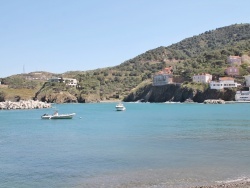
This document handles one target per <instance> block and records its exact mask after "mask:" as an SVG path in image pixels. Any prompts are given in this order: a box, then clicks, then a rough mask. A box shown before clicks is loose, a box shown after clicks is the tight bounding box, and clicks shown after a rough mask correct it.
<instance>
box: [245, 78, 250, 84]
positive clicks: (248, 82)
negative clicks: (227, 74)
mask: <svg viewBox="0 0 250 188" xmlns="http://www.w3.org/2000/svg"><path fill="white" fill-rule="evenodd" d="M245 80H246V86H247V87H250V75H247V76H245Z"/></svg>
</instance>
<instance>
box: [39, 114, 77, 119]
mask: <svg viewBox="0 0 250 188" xmlns="http://www.w3.org/2000/svg"><path fill="white" fill-rule="evenodd" d="M74 115H76V114H75V113H72V114H58V113H55V114H53V115H49V114H43V115H42V116H41V118H42V119H72V118H73V116H74Z"/></svg>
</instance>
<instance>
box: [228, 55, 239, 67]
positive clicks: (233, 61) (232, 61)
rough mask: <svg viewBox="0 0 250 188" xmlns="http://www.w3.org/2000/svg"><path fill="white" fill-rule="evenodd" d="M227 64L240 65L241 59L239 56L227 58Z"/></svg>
mask: <svg viewBox="0 0 250 188" xmlns="http://www.w3.org/2000/svg"><path fill="white" fill-rule="evenodd" d="M227 62H228V64H230V65H241V57H240V56H231V55H230V56H229V57H228V58H227Z"/></svg>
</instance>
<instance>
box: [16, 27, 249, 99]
mask: <svg viewBox="0 0 250 188" xmlns="http://www.w3.org/2000/svg"><path fill="white" fill-rule="evenodd" d="M229 55H239V56H243V57H244V58H243V64H242V65H241V66H240V67H239V68H240V73H241V75H242V76H244V75H246V74H249V72H248V66H249V65H248V64H249V62H250V58H249V56H250V24H234V25H231V26H227V27H222V28H218V29H215V30H211V31H206V32H205V33H202V34H200V35H197V36H193V37H190V38H187V39H184V40H182V41H180V42H178V43H176V44H172V45H170V46H168V47H163V46H161V47H158V48H156V49H152V50H149V51H147V52H145V53H143V54H141V55H138V56H136V57H135V58H132V59H130V60H127V61H125V62H123V63H121V64H120V65H118V66H115V67H108V68H102V69H96V70H91V71H75V72H74V71H71V72H66V73H63V74H61V75H57V76H62V77H71V78H76V79H77V80H78V81H79V87H78V88H77V89H76V90H74V91H73V93H72V95H74V96H77V98H79V99H80V98H82V99H83V98H90V100H92V99H91V96H94V97H92V98H93V100H110V99H111V100H113V99H123V98H124V97H125V96H127V95H128V94H129V93H130V92H131V91H132V89H134V88H136V87H137V86H138V85H139V84H140V83H142V82H144V81H148V80H151V79H152V75H153V74H155V73H156V72H158V71H159V70H161V69H162V68H164V67H167V66H173V68H174V69H173V70H174V72H173V73H174V75H175V76H179V77H183V78H184V79H185V80H191V77H192V75H193V74H197V73H202V72H207V73H210V74H213V75H216V76H223V75H224V70H225V68H226V67H227V66H228V65H227V63H226V60H227V57H228V56H229ZM15 82H16V81H15ZM24 83H25V82H24ZM11 85H12V86H14V85H15V84H14V83H12V84H11ZM18 85H19V84H18ZM20 85H22V84H20ZM25 85H26V86H27V85H29V86H27V87H28V88H29V87H33V88H37V87H36V86H33V83H32V82H27V83H25ZM26 86H22V87H26ZM44 87H51V86H50V85H44ZM53 87H55V86H53ZM58 88H59V89H60V87H58ZM44 90H48V89H44ZM61 90H62V91H63V90H65V88H64V89H62V88H61ZM66 90H67V91H68V92H71V91H70V90H69V89H67V88H66ZM41 91H42V90H41Z"/></svg>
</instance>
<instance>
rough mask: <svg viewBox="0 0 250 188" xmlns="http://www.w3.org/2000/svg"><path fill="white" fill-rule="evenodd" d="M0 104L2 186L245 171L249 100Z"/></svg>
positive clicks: (180, 179)
mask: <svg viewBox="0 0 250 188" xmlns="http://www.w3.org/2000/svg"><path fill="white" fill-rule="evenodd" d="M125 106H126V108H127V110H126V111H123V112H117V111H115V103H99V104H62V105H57V104H56V105H54V106H53V107H55V108H57V109H58V110H59V112H60V113H72V112H75V113H76V116H75V117H74V119H72V120H42V119H40V116H41V115H42V114H44V113H53V110H54V109H40V110H10V111H0V187H25V188H30V187H32V188H33V187H36V188H38V187H39V188H40V187H56V188H57V187H60V188H61V187H76V188H78V187H103V188H106V187H107V188H112V187H121V188H123V187H145V188H148V187H174V188H176V187H191V186H196V185H206V184H214V183H216V182H219V181H228V180H234V179H238V178H248V177H250V149H249V148H250V147H249V146H250V104H225V105H204V104H166V103H161V104H149V103H125Z"/></svg>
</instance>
